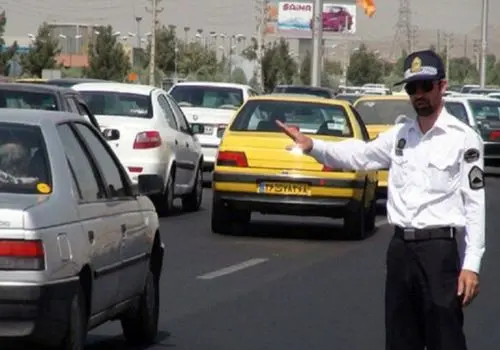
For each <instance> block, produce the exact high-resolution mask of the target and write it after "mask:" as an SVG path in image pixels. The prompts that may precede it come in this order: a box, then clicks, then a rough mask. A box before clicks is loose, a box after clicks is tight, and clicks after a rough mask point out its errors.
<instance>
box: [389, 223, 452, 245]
mask: <svg viewBox="0 0 500 350" xmlns="http://www.w3.org/2000/svg"><path fill="white" fill-rule="evenodd" d="M456 233H457V230H456V228H454V227H449V226H448V227H434V228H423V229H419V228H403V227H399V226H396V227H395V228H394V236H396V237H398V238H401V239H403V240H405V241H425V240H430V239H454V238H455V235H456Z"/></svg>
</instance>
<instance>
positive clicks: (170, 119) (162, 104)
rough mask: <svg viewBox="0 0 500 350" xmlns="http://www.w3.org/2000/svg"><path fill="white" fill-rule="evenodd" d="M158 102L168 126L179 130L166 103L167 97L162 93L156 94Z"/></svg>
mask: <svg viewBox="0 0 500 350" xmlns="http://www.w3.org/2000/svg"><path fill="white" fill-rule="evenodd" d="M158 104H159V105H160V107H161V109H162V110H163V114H164V115H165V118H167V123H168V125H170V127H171V128H172V129H174V130H179V127H178V125H177V121H176V120H175V116H174V112H173V111H172V109H171V108H170V105H169V104H168V101H167V99H166V98H165V96H163V95H159V96H158Z"/></svg>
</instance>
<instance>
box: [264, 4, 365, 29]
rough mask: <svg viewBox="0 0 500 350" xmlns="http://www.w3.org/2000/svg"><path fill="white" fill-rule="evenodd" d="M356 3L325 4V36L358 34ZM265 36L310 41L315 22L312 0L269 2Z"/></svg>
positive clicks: (323, 14)
mask: <svg viewBox="0 0 500 350" xmlns="http://www.w3.org/2000/svg"><path fill="white" fill-rule="evenodd" d="M356 9H357V6H356V4H355V2H354V1H347V0H346V1H345V2H342V0H339V1H338V2H335V3H332V2H324V3H323V9H322V22H323V37H324V38H325V39H327V38H328V37H335V36H338V35H340V34H346V33H348V34H355V33H356ZM267 14H268V25H267V28H266V34H271V35H272V34H275V35H278V36H283V37H288V38H299V39H300V38H304V39H305V38H311V37H312V22H313V15H314V11H313V2H312V1H301V0H296V1H279V0H275V1H269V2H268V7H267Z"/></svg>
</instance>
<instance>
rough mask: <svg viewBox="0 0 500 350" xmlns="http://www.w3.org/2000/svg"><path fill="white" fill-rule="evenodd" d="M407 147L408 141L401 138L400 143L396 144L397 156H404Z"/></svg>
mask: <svg viewBox="0 0 500 350" xmlns="http://www.w3.org/2000/svg"><path fill="white" fill-rule="evenodd" d="M405 146H406V140H405V139H403V138H401V139H399V140H398V143H397V144H396V155H397V156H402V155H403V148H405Z"/></svg>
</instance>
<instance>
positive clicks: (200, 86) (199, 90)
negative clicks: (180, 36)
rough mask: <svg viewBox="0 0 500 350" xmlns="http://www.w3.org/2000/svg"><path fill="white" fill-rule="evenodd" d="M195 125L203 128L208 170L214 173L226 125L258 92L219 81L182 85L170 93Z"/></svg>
mask: <svg viewBox="0 0 500 350" xmlns="http://www.w3.org/2000/svg"><path fill="white" fill-rule="evenodd" d="M169 94H170V95H171V96H172V97H173V98H174V99H175V100H176V101H177V103H178V104H179V106H180V107H181V109H182V110H183V111H184V114H185V115H186V118H187V120H188V122H189V123H190V124H191V125H198V126H201V127H199V129H203V133H202V134H200V135H198V138H199V140H200V143H201V147H202V150H203V160H204V169H205V170H212V169H213V166H214V162H215V157H216V154H217V149H218V148H219V144H220V141H221V138H222V134H223V133H224V130H225V129H226V126H227V125H228V124H229V122H230V121H231V119H232V117H233V115H234V114H235V112H236V110H237V109H238V108H239V107H240V106H241V105H242V104H243V103H244V102H245V101H246V100H247V99H248V97H250V96H257V95H258V93H257V92H256V91H255V90H253V89H252V88H251V87H250V86H248V85H242V84H232V83H216V82H206V81H203V82H182V83H177V84H175V85H174V86H172V88H171V89H170V90H169Z"/></svg>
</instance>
